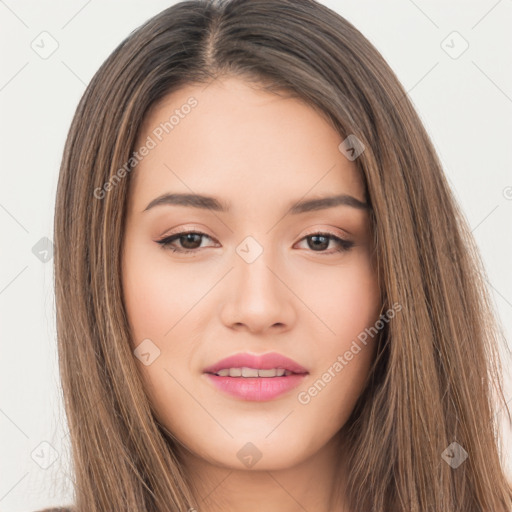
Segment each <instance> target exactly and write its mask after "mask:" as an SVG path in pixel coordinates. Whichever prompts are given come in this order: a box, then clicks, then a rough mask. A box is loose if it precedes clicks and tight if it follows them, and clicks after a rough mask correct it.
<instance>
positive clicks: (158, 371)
mask: <svg viewBox="0 0 512 512" xmlns="http://www.w3.org/2000/svg"><path fill="white" fill-rule="evenodd" d="M191 96H193V97H194V98H196V99H197V101H198V105H197V106H196V107H195V108H194V109H192V110H191V112H190V113H189V114H188V115H187V116H184V118H183V119H180V122H179V124H178V125H176V126H175V127H174V129H173V130H172V132H170V133H169V134H167V135H165V136H164V137H163V139H162V141H161V142H159V143H158V145H157V146H156V147H155V148H153V149H152V150H151V151H150V152H149V154H148V155H147V156H146V157H144V159H143V160H142V161H141V162H140V163H139V164H138V165H137V167H136V169H135V170H134V171H132V172H133V174H132V177H131V178H132V183H131V188H130V195H129V202H128V213H127V218H126V228H125V237H124V241H123V253H122V264H123V290H124V299H125V307H126V311H127V314H128V318H129V322H130V327H131V331H132V343H133V348H134V349H135V347H137V346H138V345H139V344H140V343H141V342H142V340H144V339H148V338H149V339H150V340H151V341H152V343H153V344H154V346H155V347H158V349H159V350H160V355H159V356H158V357H157V358H156V359H155V360H154V361H153V362H152V363H151V364H149V365H147V366H146V365H144V364H142V363H140V362H139V361H137V364H138V365H139V367H140V371H141V373H142V375H143V378H144V382H145V385H146V391H147V394H148V396H149V399H150V401H151V403H152V405H153V408H154V411H155V414H156V416H157V418H158V420H159V421H160V422H161V424H162V425H164V426H165V427H166V428H167V429H168V430H169V431H170V432H172V434H173V435H174V436H175V437H176V438H177V439H178V440H179V441H180V442H181V443H182V444H183V446H184V447H185V448H183V458H184V463H185V466H186V469H187V471H189V472H190V474H192V475H193V476H192V478H193V482H194V485H195V487H196V490H197V495H198V501H199V503H200V509H199V510H200V511H201V512H213V511H220V510H223V511H239V510H244V511H246V512H252V511H254V512H256V511H261V510H279V511H281V512H292V511H296V510H304V509H305V510H310V511H313V510H314V511H316V512H322V511H324V512H329V511H332V510H334V509H336V510H348V509H347V508H345V506H344V504H343V490H344V484H343V482H344V479H345V477H346V474H347V471H349V468H347V467H346V464H345V460H344V458H343V455H342V454H343V443H342V440H341V439H340V438H339V436H337V432H338V431H339V430H340V428H341V427H342V426H343V425H344V424H345V422H346V421H347V419H348V417H349V415H350V413H351V411H352V410H353V408H354V405H355V403H356V401H357V398H358V397H359V396H360V394H361V392H362V391H363V388H364V384H365V380H366V378H367V376H368V372H369V368H370V365H371V362H372V358H373V356H374V348H375V346H374V343H375V340H370V342H369V343H368V344H367V345H366V346H364V347H363V349H362V350H361V351H360V352H359V353H357V355H354V357H353V359H352V360H351V361H349V363H348V364H347V365H346V366H344V368H343V370H342V371H341V372H338V373H337V374H336V376H335V377H334V378H332V379H331V381H330V382H329V383H328V384H327V385H326V386H325V387H324V388H323V389H322V391H321V392H319V393H318V394H317V395H316V396H315V397H313V398H311V400H310V402H309V403H307V404H302V403H300V402H299V401H298V398H297V396H298V393H299V392H301V391H304V390H306V391H307V390H308V388H310V387H311V386H312V385H313V383H314V382H315V381H317V380H318V379H319V378H320V377H321V376H322V374H324V372H325V371H326V370H327V369H328V368H329V367H332V365H333V363H334V362H335V361H336V360H337V357H338V356H339V355H343V354H344V353H345V352H346V351H347V350H348V349H349V347H350V346H351V343H352V342H353V341H354V340H355V339H356V338H357V336H358V334H359V333H361V332H362V331H364V329H365V328H366V327H369V326H372V325H373V324H374V323H375V321H376V320H377V319H378V317H379V313H380V308H381V301H380V295H379V287H378V283H377V278H376V271H375V261H374V260H373V258H372V237H371V234H370V223H369V213H368V211H367V210H362V209H356V208H353V207H351V206H347V205H338V206H335V207H332V208H328V209H323V210H318V211H311V212H307V213H302V214H300V215H290V214H286V212H287V210H288V208H289V205H290V204H291V203H292V202H297V201H298V200H300V199H311V198H316V197H322V196H325V195H334V194H341V193H345V194H349V195H351V196H353V197H355V198H357V199H358V200H360V201H362V202H364V188H363V183H362V181H361V179H360V176H359V174H358V171H357V168H356V165H355V162H352V161H350V160H348V159H347V158H346V157H345V156H344V155H343V154H342V153H341V152H340V150H339V149H338V145H339V144H340V143H341V142H342V140H343V139H342V138H341V137H340V135H339V134H338V133H337V132H336V131H335V130H334V129H333V127H332V126H331V125H330V124H329V123H328V122H327V121H326V119H325V118H324V117H323V116H322V115H320V114H319V113H318V111H316V110H314V109H313V108H311V107H310V106H308V105H307V104H305V103H303V102H302V101H300V100H298V99H294V98H286V97H281V96H278V95H275V94H271V93H268V92H264V91H262V90H260V89H258V88H257V87H256V86H255V85H254V84H249V83H248V82H246V81H243V80H242V79H240V78H236V77H223V78H222V79H218V80H216V81H214V82H212V83H211V84H209V85H208V86H207V87H205V85H204V84H203V85H189V86H186V87H184V88H182V89H180V90H179V91H175V92H173V93H171V94H170V95H168V96H167V97H166V98H164V100H163V101H161V102H160V103H159V104H157V105H156V106H155V107H154V108H153V109H152V110H151V111H150V112H149V113H148V115H147V116H146V119H145V120H144V124H143V129H142V130H141V132H140V136H139V140H138V144H137V147H140V146H141V145H142V144H144V142H145V141H146V140H147V137H148V136H149V135H151V134H152V131H153V130H154V129H155V127H157V126H158V125H159V124H160V123H161V122H164V121H165V120H167V119H169V117H170V115H172V113H173V112H174V110H175V109H176V108H180V106H182V105H184V104H185V103H186V102H187V99H188V98H189V97H191ZM169 192H178V193H201V194H206V195H211V196H215V197H217V198H219V200H222V201H225V202H229V203H230V205H231V209H230V210H229V212H227V213H221V212H215V211H212V210H209V209H197V208H192V207H187V206H176V205H159V206H155V207H154V208H151V209H149V210H147V211H144V210H145V208H146V206H147V205H148V204H149V203H150V202H151V201H152V200H153V199H155V198H156V197H158V196H160V195H161V194H163V193H169ZM191 230H197V231H200V232H202V233H205V234H206V236H205V237H202V238H197V239H192V242H190V241H189V243H188V245H184V244H186V243H187V240H186V239H185V240H183V238H182V239H181V241H180V239H177V240H175V241H174V242H173V244H172V245H173V246H174V247H176V248H191V247H196V248H195V249H192V250H195V251H196V252H195V253H190V254H180V253H178V252H175V253H173V252H172V251H171V250H170V249H168V248H167V249H166V248H163V247H162V246H161V245H159V244H158V243H157V242H158V240H161V239H163V238H165V237H166V236H168V235H170V234H176V233H178V232H187V231H191ZM325 231H327V232H330V233H332V234H333V235H335V236H338V237H340V238H343V239H347V240H350V241H352V242H354V246H353V247H352V248H351V249H350V250H348V251H346V252H343V251H342V252H336V251H335V249H336V248H338V247H339V245H338V243H337V242H336V240H335V239H329V238H328V239H326V240H324V242H325V244H324V245H321V244H320V248H317V247H316V246H315V245H314V243H311V242H312V240H311V237H309V238H306V236H307V235H311V234H314V233H322V232H325ZM247 236H252V237H253V238H254V239H255V240H256V241H257V242H258V244H260V246H261V248H262V249H263V252H262V254H261V255H260V256H259V257H258V258H257V259H256V260H255V261H254V262H252V263H250V264H249V263H247V262H246V261H245V260H244V259H242V258H241V257H240V256H239V255H238V254H237V252H236V249H237V247H238V246H239V244H240V243H241V242H242V241H243V240H244V239H245V238H246V237H247ZM308 240H309V242H310V243H309V244H308ZM321 241H322V240H321ZM313 242H314V240H313ZM318 243H319V242H317V244H318ZM194 244H195V245H194ZM372 341H373V343H372ZM274 351H275V352H279V353H281V354H283V355H285V356H287V357H290V358H292V359H294V360H295V361H297V362H298V363H299V364H301V365H302V366H304V367H305V368H306V369H307V370H308V371H309V375H308V376H307V377H306V378H305V379H304V381H303V383H302V384H301V385H300V386H299V387H298V388H296V389H294V390H292V391H290V392H288V393H286V394H284V395H281V396H279V397H278V398H275V399H272V400H270V401H266V402H255V401H245V400H242V399H239V398H234V397H231V396H229V395H226V394H224V393H222V392H220V391H218V390H217V389H216V388H215V387H214V386H213V385H211V383H210V382H209V380H208V378H207V377H206V375H204V374H203V369H204V368H205V367H206V366H209V365H211V364H213V363H215V362H216V361H218V360H219V359H222V358H224V357H227V356H230V355H232V354H235V353H237V352H251V353H253V354H262V353H267V352H274ZM248 442H251V443H252V444H253V445H254V446H256V447H257V449H258V450H259V452H260V453H261V459H260V460H259V461H258V462H257V463H256V464H254V466H252V467H250V468H249V467H247V466H246V465H245V464H244V463H243V462H242V461H241V460H240V459H239V458H238V457H237V452H239V450H240V449H241V448H242V447H243V446H244V445H246V443H248ZM338 443H339V447H338V448H337V446H338ZM203 497H206V498H205V499H204V500H202V498H203ZM302 507H303V508H302Z"/></svg>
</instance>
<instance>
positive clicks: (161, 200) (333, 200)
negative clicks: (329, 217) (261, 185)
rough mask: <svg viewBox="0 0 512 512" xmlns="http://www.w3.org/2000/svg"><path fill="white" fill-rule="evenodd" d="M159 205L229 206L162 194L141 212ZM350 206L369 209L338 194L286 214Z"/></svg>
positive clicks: (201, 198) (213, 200)
mask: <svg viewBox="0 0 512 512" xmlns="http://www.w3.org/2000/svg"><path fill="white" fill-rule="evenodd" d="M160 205H175V206H188V207H191V208H201V209H204V210H213V211H216V212H223V213H225V212H228V211H229V205H228V204H227V203H224V202H222V201H219V200H218V199H216V198H215V197H210V196H204V195H201V194H163V195H161V196H158V197H157V198H155V199H153V200H152V201H151V202H150V203H149V204H148V205H147V206H146V208H144V210H143V211H147V210H149V209H151V208H154V207H155V206H160ZM339 205H344V206H351V207H352V208H357V209H359V210H368V209H369V208H370V207H369V205H368V203H363V202H362V201H360V200H359V199H356V198H355V197H353V196H349V195H347V194H340V195H337V196H328V197H321V198H318V199H307V200H301V201H299V202H297V203H295V204H293V205H292V206H291V207H290V208H289V210H288V213H290V214H292V215H297V214H300V213H306V212H311V211H316V210H324V209H326V208H332V207H334V206H339Z"/></svg>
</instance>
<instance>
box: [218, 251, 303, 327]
mask: <svg viewBox="0 0 512 512" xmlns="http://www.w3.org/2000/svg"><path fill="white" fill-rule="evenodd" d="M280 269H281V267H280V266H279V265H277V264H276V260H275V258H272V255H271V251H267V250H264V251H263V252H262V253H261V254H260V255H259V256H258V257H257V258H256V259H255V260H254V261H252V262H250V260H248V261H246V260H245V259H243V258H242V257H239V256H238V255H235V258H234V269H233V270H232V271H231V272H230V273H229V276H227V279H226V282H225V284H224V291H223V293H224V300H223V301H222V303H223V307H222V310H221V320H222V322H223V323H224V325H226V326H227V327H229V328H231V329H236V330H244V329H245V330H248V331H249V332H251V333H261V334H263V333H265V332H267V331H269V330H276V331H285V330H288V329H290V328H291V327H292V325H293V323H294V321H295V318H296V309H295V307H296V305H295V302H296V301H297V299H296V297H295V296H294V294H293V292H292V291H291V289H292V288H293V286H292V283H290V282H288V283H287V282H286V281H287V280H288V281H289V280H290V278H287V277H286V275H285V274H286V273H285V272H283V271H280Z"/></svg>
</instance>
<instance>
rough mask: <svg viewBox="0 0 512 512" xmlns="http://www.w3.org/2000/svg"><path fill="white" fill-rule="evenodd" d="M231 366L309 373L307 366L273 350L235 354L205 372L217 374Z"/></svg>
mask: <svg viewBox="0 0 512 512" xmlns="http://www.w3.org/2000/svg"><path fill="white" fill-rule="evenodd" d="M229 368H255V369H258V370H271V369H273V368H283V369H284V370H288V371H290V372H292V373H295V374H307V373H309V372H308V370H306V368H304V367H303V366H301V365H300V364H299V363H297V362H296V361H294V360H293V359H290V358H289V357H286V356H283V355H281V354H278V353H277V352H271V353H268V354H261V355H254V354H249V353H240V354H235V355H232V356H230V357H227V358H225V359H221V360H220V361H217V362H216V363H215V364H213V365H211V366H208V367H207V368H205V369H204V370H203V372H204V373H211V374H216V373H217V372H218V371H220V370H225V369H229Z"/></svg>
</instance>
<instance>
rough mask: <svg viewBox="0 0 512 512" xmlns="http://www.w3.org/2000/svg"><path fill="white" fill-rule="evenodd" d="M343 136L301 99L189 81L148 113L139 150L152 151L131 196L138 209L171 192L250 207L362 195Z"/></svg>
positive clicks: (233, 81) (227, 83)
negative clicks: (328, 195)
mask: <svg viewBox="0 0 512 512" xmlns="http://www.w3.org/2000/svg"><path fill="white" fill-rule="evenodd" d="M342 140H343V139H342V137H341V136H340V135H339V134H338V133H337V132H336V130H335V129H334V128H333V127H332V125H331V124H330V123H329V122H328V121H327V120H326V118H325V117H324V116H323V115H321V114H320V113H319V112H318V111H317V110H315V109H314V108H312V107H311V106H309V105H307V104H306V103H305V102H303V101H301V100H300V99H297V98H291V97H286V96H281V95H276V94H273V93H270V92H267V91H263V90H261V89H259V88H258V87H257V86H255V85H254V84H249V83H248V82H244V81H243V80H241V79H238V78H226V79H222V80H217V81H214V82H212V83H210V84H209V85H205V84H199V85H197V84H195V85H194V84H191V85H188V86H185V87H183V88H181V89H179V90H177V91H174V92H172V93H171V94H169V95H167V96H166V97H165V98H164V99H163V100H161V101H160V102H159V103H158V104H156V105H155V106H154V107H153V108H152V109H151V110H150V111H149V112H148V114H147V115H146V117H145V119H144V121H143V124H142V127H141V130H140V133H139V137H138V140H137V144H136V149H137V148H141V147H142V146H144V145H146V146H148V147H149V146H151V149H150V150H149V151H148V152H146V153H147V154H146V156H144V158H142V159H141V160H140V163H138V165H137V166H136V168H135V169H134V171H132V185H131V186H132V189H133V190H132V196H133V199H134V201H135V202H137V207H136V208H137V209H138V210H141V209H143V208H144V207H145V206H146V204H147V203H148V202H149V201H150V200H151V199H152V198H154V197H155V196H157V195H159V194H162V193H163V192H171V191H180V192H187V193H190V192H201V193H203V192H204V193H208V194H211V195H216V196H219V197H228V198H229V202H230V203H237V202H240V203H243V204H245V205H249V204H251V205H256V204H261V200H263V199H264V200H265V201H266V202H268V201H272V200H275V201H278V202H288V201H289V199H290V198H300V197H302V196H304V195H323V194H326V193H328V192H336V193H348V194H351V195H353V196H354V197H356V198H358V199H359V200H361V201H364V188H363V183H362V180H361V177H360V175H359V173H358V171H357V168H356V166H355V164H354V162H351V161H349V160H348V159H347V158H346V157H345V156H344V155H343V154H342V153H341V152H340V150H339V149H338V146H339V144H340V143H341V142H342Z"/></svg>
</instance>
